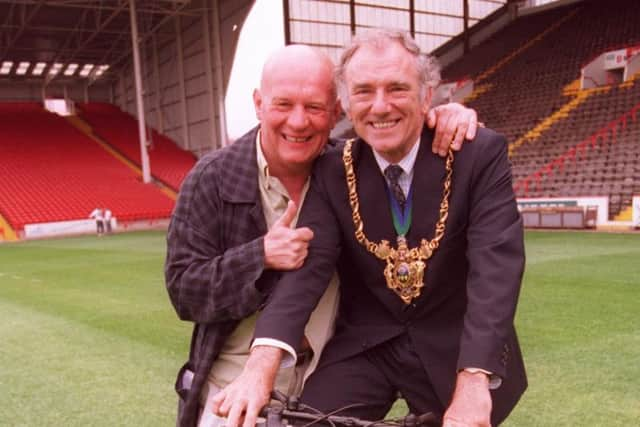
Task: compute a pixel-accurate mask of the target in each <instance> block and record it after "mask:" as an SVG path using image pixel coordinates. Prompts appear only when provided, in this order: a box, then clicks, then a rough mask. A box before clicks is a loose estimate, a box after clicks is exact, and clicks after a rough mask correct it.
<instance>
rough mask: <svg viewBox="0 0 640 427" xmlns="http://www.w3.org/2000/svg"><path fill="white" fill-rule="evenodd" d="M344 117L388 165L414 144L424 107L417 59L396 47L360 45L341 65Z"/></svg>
mask: <svg viewBox="0 0 640 427" xmlns="http://www.w3.org/2000/svg"><path fill="white" fill-rule="evenodd" d="M345 80H346V86H347V92H348V97H349V107H348V111H347V113H348V115H349V118H350V119H351V122H352V123H353V126H354V129H355V131H356V133H357V134H358V136H360V137H361V138H362V139H364V140H365V141H366V142H367V143H368V144H369V145H370V146H371V147H372V148H373V149H374V150H376V151H377V152H378V153H380V154H381V155H382V156H383V157H384V158H386V159H387V160H388V161H390V162H392V163H396V162H398V161H399V160H401V159H402V158H403V157H404V156H405V155H406V154H407V153H408V152H409V151H410V150H411V147H413V145H414V143H415V142H416V141H417V140H418V137H419V136H420V133H421V131H422V126H423V125H424V114H425V112H426V111H427V109H428V107H429V101H430V99H429V96H426V97H425V99H424V100H422V99H421V96H420V79H419V76H418V71H417V63H416V58H415V57H414V56H413V55H412V54H411V53H409V52H408V51H407V50H406V49H405V48H404V47H403V46H402V45H401V44H400V43H397V42H392V43H390V44H388V45H386V46H384V47H377V46H374V45H363V46H361V47H360V48H359V49H358V50H357V51H356V52H355V53H354V54H353V56H352V57H351V59H350V60H349V62H348V63H347V65H346V70H345Z"/></svg>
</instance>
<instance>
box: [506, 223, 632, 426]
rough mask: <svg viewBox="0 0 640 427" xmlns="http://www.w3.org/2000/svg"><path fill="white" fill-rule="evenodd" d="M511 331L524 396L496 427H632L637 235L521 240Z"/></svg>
mask: <svg viewBox="0 0 640 427" xmlns="http://www.w3.org/2000/svg"><path fill="white" fill-rule="evenodd" d="M526 249H527V268H526V273H525V277H524V282H523V289H522V294H521V298H520V304H519V307H518V315H517V326H518V331H519V334H520V341H521V344H522V347H523V353H524V356H525V362H526V364H527V370H528V374H529V382H530V384H529V389H528V390H527V392H526V394H525V395H524V396H523V398H522V401H521V403H520V405H519V406H518V407H517V408H516V410H515V411H514V413H513V415H512V416H511V418H510V419H509V420H508V422H507V423H505V426H587V425H588V426H628V425H635V424H636V423H637V422H638V420H640V386H639V385H638V384H639V383H638V381H637V378H638V377H639V376H640V321H639V319H640V318H639V316H638V308H639V307H640V305H639V304H640V274H639V273H640V266H639V263H638V259H640V235H638V234H603V233H597V234H596V233H581V232H566V233H558V232H529V233H527V235H526Z"/></svg>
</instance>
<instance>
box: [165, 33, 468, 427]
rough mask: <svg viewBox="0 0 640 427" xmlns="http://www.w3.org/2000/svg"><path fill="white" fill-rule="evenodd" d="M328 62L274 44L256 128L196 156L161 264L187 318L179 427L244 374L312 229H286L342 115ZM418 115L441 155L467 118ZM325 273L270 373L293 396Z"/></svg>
mask: <svg viewBox="0 0 640 427" xmlns="http://www.w3.org/2000/svg"><path fill="white" fill-rule="evenodd" d="M333 68H334V65H333V63H332V61H331V60H330V59H329V58H328V57H327V56H325V55H324V54H322V53H320V52H319V51H317V50H315V49H313V48H311V47H309V46H303V45H293V46H287V47H285V48H282V49H280V50H278V51H277V52H275V53H274V54H273V55H272V56H271V57H270V59H269V60H268V61H267V62H266V63H265V65H264V69H263V72H262V79H261V83H260V88H259V89H256V90H255V92H254V96H253V98H254V104H255V110H256V114H257V117H258V119H259V121H260V125H259V126H258V127H256V128H254V129H252V130H251V131H249V132H248V133H247V134H246V135H244V136H243V137H241V138H240V139H238V140H237V141H236V142H234V143H233V144H231V145H229V146H227V147H225V148H223V149H220V150H217V151H214V152H212V153H209V154H207V155H206V156H204V157H203V158H202V159H201V160H200V161H199V162H198V163H197V164H196V166H195V167H194V168H193V170H192V171H191V172H190V173H189V175H188V176H187V178H186V179H185V181H184V183H183V185H182V187H181V190H180V194H179V197H178V200H177V203H176V207H175V210H174V213H173V215H172V218H171V222H170V225H169V230H168V234H167V257H166V264H165V278H166V287H167V290H168V294H169V297H170V299H171V302H172V304H173V306H174V308H175V310H176V312H177V314H178V316H179V317H180V318H181V319H182V320H186V321H190V322H193V324H194V329H193V334H192V339H191V349H190V353H189V360H188V361H187V363H186V364H185V365H184V366H183V368H182V369H181V370H180V372H179V374H178V378H177V381H176V391H177V392H178V394H179V396H180V401H179V410H178V420H177V424H178V425H179V426H195V425H200V426H210V425H215V423H216V422H217V421H218V420H217V419H216V417H214V416H213V412H212V407H211V404H212V403H211V398H212V397H213V396H214V395H215V394H216V393H217V392H218V391H219V390H220V388H222V387H224V386H226V385H227V384H228V383H230V382H231V381H233V380H234V379H235V378H236V377H237V376H238V375H239V374H240V372H241V371H242V369H243V366H244V364H245V362H246V360H247V357H248V355H249V347H250V343H251V338H252V336H253V331H254V325H255V321H256V313H257V312H258V310H259V309H260V308H261V307H262V306H263V305H264V304H265V301H266V299H267V297H268V296H269V294H270V293H271V291H272V289H273V286H274V285H275V283H276V282H277V280H278V278H279V276H280V274H281V272H283V271H291V270H295V269H298V268H300V267H301V266H302V265H303V262H304V261H305V258H306V257H307V254H308V249H307V248H308V246H309V242H310V241H312V239H314V232H312V231H311V230H310V229H309V228H307V227H298V228H296V223H297V218H298V207H300V206H302V205H303V204H304V200H305V196H306V194H307V190H308V188H309V181H310V179H309V178H310V174H311V169H312V166H313V163H314V161H315V160H316V159H317V158H318V157H319V156H320V157H322V156H323V154H324V153H327V152H330V151H331V150H333V149H335V148H334V147H335V146H336V145H341V144H340V143H339V142H337V141H334V140H330V139H329V133H330V131H331V129H332V128H333V127H334V125H335V123H336V120H337V117H338V115H339V113H340V107H339V103H338V102H337V99H336V89H335V85H334V80H333ZM425 115H426V114H425ZM424 117H425V116H421V119H420V120H422V121H424V120H425V118H424ZM428 120H429V123H430V124H431V125H432V126H434V125H435V124H436V123H437V124H438V126H437V134H438V135H439V137H438V138H439V139H438V143H434V145H433V150H434V151H437V152H442V153H446V151H447V149H448V146H449V143H452V146H453V147H454V148H455V149H459V148H460V146H461V145H462V141H463V139H464V137H465V136H467V137H469V138H471V137H473V135H474V133H475V130H476V123H477V122H476V120H477V117H476V114H475V112H474V111H473V110H469V109H466V108H464V107H462V106H461V105H448V106H443V107H441V108H438V109H435V110H432V111H431V112H430V114H429V116H428ZM443 125H444V126H443ZM315 236H316V237H317V234H315ZM330 276H331V274H329V277H327V278H326V281H327V283H329V282H331V284H330V286H328V290H327V292H325V293H324V296H323V297H322V299H321V302H320V304H319V305H318V308H317V309H316V311H315V312H314V314H313V315H312V316H311V320H310V321H309V323H308V324H307V326H306V328H305V344H304V347H303V348H301V355H300V357H299V358H298V363H297V364H296V365H297V366H292V367H291V368H290V369H287V370H284V371H283V372H282V373H281V374H280V375H279V377H278V379H277V380H276V381H275V383H276V384H277V387H278V388H280V389H281V390H282V391H284V392H287V393H298V392H299V390H300V387H301V385H302V382H303V380H304V378H305V377H306V376H308V374H309V373H310V372H311V371H312V370H313V368H314V367H315V365H316V364H317V362H318V358H319V355H320V353H321V352H322V349H323V347H324V344H325V343H326V341H327V340H328V339H329V337H330V336H331V334H332V332H333V319H334V315H335V311H336V307H337V300H336V296H337V283H336V282H335V280H331V277H330ZM327 283H325V285H326V284H327Z"/></svg>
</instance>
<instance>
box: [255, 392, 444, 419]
mask: <svg viewBox="0 0 640 427" xmlns="http://www.w3.org/2000/svg"><path fill="white" fill-rule="evenodd" d="M273 398H274V399H275V400H277V401H278V402H279V403H275V404H269V405H267V406H265V407H264V408H263V410H262V411H261V413H260V416H261V417H263V418H264V419H265V421H264V422H259V423H258V424H257V427H290V426H291V425H300V424H302V425H303V426H304V427H308V426H311V425H322V426H327V425H329V426H331V427H439V426H440V425H441V424H442V420H441V419H440V417H439V416H438V415H436V414H434V413H433V412H427V413H426V414H422V415H414V414H409V415H407V416H406V417H404V418H400V419H389V420H381V421H370V420H363V419H360V418H357V417H349V416H341V415H335V413H338V412H340V411H343V410H344V409H347V408H348V407H347V408H342V409H340V410H338V411H334V412H333V413H329V414H322V413H313V412H310V411H309V409H308V408H309V407H307V406H306V405H303V404H299V403H298V401H297V399H289V398H288V397H286V396H285V395H284V394H282V393H280V392H274V393H273Z"/></svg>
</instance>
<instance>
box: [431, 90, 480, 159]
mask: <svg viewBox="0 0 640 427" xmlns="http://www.w3.org/2000/svg"><path fill="white" fill-rule="evenodd" d="M427 125H428V126H429V127H430V128H431V129H433V128H434V127H435V128H436V135H435V137H434V138H433V145H432V147H431V148H432V150H433V152H434V153H438V154H439V155H441V156H446V155H447V152H448V151H449V144H451V148H453V149H454V150H459V149H460V148H461V147H462V142H463V140H464V139H465V138H466V139H468V140H472V139H473V138H475V136H476V130H477V128H478V115H477V114H476V112H475V110H473V109H471V108H466V107H465V106H464V105H461V104H458V103H456V102H451V103H449V104H444V105H439V106H437V107H435V108H432V109H430V110H429V113H428V115H427Z"/></svg>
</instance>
